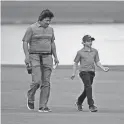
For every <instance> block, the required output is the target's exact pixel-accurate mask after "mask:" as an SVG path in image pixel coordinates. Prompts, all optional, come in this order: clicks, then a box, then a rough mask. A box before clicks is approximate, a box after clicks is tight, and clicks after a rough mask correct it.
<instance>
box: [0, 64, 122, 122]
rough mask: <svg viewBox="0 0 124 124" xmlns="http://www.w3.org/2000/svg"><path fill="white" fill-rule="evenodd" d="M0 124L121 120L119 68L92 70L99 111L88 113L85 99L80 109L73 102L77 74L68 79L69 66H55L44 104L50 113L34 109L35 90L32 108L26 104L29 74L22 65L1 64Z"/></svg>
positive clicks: (77, 90)
mask: <svg viewBox="0 0 124 124" xmlns="http://www.w3.org/2000/svg"><path fill="white" fill-rule="evenodd" d="M1 70H2V73H1V119H2V121H1V122H2V123H1V124H41V123H42V124H49V123H50V124H78V123H79V124H80V123H83V124H90V123H92V124H123V123H124V97H123V94H124V75H123V73H124V72H123V71H109V72H108V73H105V72H102V71H96V77H95V79H94V84H93V96H94V100H95V103H96V104H97V106H98V109H99V111H98V112H97V113H90V112H89V110H88V105H87V101H86V100H85V102H84V111H83V112H78V111H77V110H76V107H75V105H74V103H75V101H76V98H77V96H78V95H79V94H80V93H81V91H82V89H83V85H82V83H81V80H80V79H79V77H78V76H76V78H75V79H74V80H73V81H72V80H71V79H70V76H71V71H72V70H71V69H65V68H64V69H59V68H58V69H56V70H54V71H53V73H52V77H51V95H50V99H49V103H48V105H49V106H50V108H51V109H52V111H53V112H51V113H38V111H37V110H38V100H39V90H38V91H37V93H36V98H35V99H36V101H35V110H34V111H29V110H28V109H27V107H26V93H27V90H28V88H29V85H30V82H31V76H30V75H28V74H27V72H26V69H25V68H23V67H8V66H4V67H2V68H1Z"/></svg>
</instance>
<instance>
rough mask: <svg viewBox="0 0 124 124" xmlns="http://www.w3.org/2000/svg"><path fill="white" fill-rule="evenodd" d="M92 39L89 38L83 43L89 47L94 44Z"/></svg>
mask: <svg viewBox="0 0 124 124" xmlns="http://www.w3.org/2000/svg"><path fill="white" fill-rule="evenodd" d="M92 42H93V41H92V40H87V41H85V42H83V44H84V45H85V46H87V47H91V46H92Z"/></svg>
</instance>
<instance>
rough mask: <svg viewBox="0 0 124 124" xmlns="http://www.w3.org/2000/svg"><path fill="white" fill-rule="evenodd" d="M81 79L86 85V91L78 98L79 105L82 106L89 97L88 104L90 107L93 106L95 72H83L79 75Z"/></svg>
mask: <svg viewBox="0 0 124 124" xmlns="http://www.w3.org/2000/svg"><path fill="white" fill-rule="evenodd" d="M79 75H80V78H81V79H82V81H83V83H84V91H83V93H82V94H81V95H80V96H79V97H78V103H79V104H82V103H83V101H84V99H85V98H86V97H87V102H88V105H89V106H92V105H93V104H94V100H93V98H92V84H93V79H94V76H95V72H93V71H88V72H86V71H82V72H80V73H79Z"/></svg>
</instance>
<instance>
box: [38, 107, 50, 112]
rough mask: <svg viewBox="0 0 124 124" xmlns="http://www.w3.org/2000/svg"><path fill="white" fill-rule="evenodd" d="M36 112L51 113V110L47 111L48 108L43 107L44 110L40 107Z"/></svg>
mask: <svg viewBox="0 0 124 124" xmlns="http://www.w3.org/2000/svg"><path fill="white" fill-rule="evenodd" d="M38 111H39V112H51V109H49V108H48V107H45V108H43V107H41V108H39V110H38Z"/></svg>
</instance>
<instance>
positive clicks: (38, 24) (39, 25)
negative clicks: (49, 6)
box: [36, 21, 44, 28]
mask: <svg viewBox="0 0 124 124" xmlns="http://www.w3.org/2000/svg"><path fill="white" fill-rule="evenodd" d="M36 25H37V26H38V27H43V28H44V26H43V25H41V24H40V23H39V22H38V21H37V22H36Z"/></svg>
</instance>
